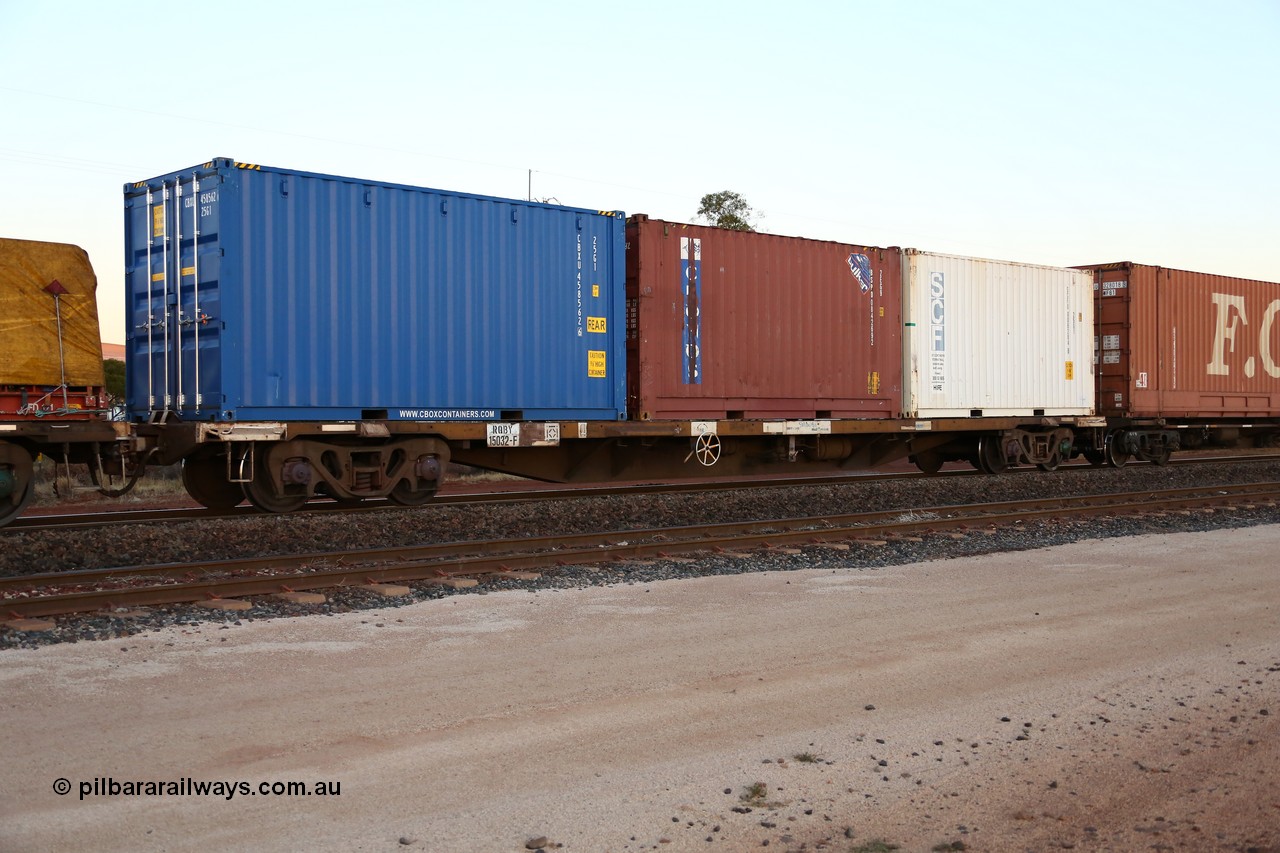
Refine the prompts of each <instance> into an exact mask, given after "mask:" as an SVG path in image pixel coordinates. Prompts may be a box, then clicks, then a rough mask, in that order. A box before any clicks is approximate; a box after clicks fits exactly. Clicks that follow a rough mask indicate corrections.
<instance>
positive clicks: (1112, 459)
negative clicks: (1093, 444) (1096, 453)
mask: <svg viewBox="0 0 1280 853" xmlns="http://www.w3.org/2000/svg"><path fill="white" fill-rule="evenodd" d="M1117 438H1119V435H1118V434H1114V433H1113V434H1112V435H1109V436H1107V446H1106V448H1105V449H1104V450H1103V455H1104V456H1106V460H1107V465H1109V466H1110V467H1112V468H1123V467H1124V463H1126V462H1128V461H1129V454H1128V453H1125V452H1124V451H1123V450H1116V439H1117Z"/></svg>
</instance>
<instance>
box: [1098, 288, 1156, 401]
mask: <svg viewBox="0 0 1280 853" xmlns="http://www.w3.org/2000/svg"><path fill="white" fill-rule="evenodd" d="M1129 279H1130V275H1129V270H1127V269H1103V270H1099V271H1097V272H1095V273H1094V285H1093V286H1094V289H1095V294H1096V295H1097V304H1096V311H1097V317H1098V319H1097V323H1096V325H1095V329H1096V331H1097V338H1096V339H1095V340H1094V347H1093V349H1094V360H1095V364H1096V369H1097V378H1098V414H1100V415H1109V416H1115V417H1123V416H1126V415H1127V414H1128V413H1129V411H1130V409H1131V407H1132V401H1131V400H1130V399H1129V366H1130V357H1131V353H1130V341H1129V327H1130V317H1131V313H1130V312H1131V302H1132V299H1133V296H1132V288H1130V286H1129V284H1130V282H1129ZM1138 382H1139V387H1145V383H1146V377H1145V376H1144V377H1140V378H1138Z"/></svg>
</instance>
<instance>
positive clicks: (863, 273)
mask: <svg viewBox="0 0 1280 853" xmlns="http://www.w3.org/2000/svg"><path fill="white" fill-rule="evenodd" d="M849 270H850V271H851V272H852V273H853V277H854V278H855V279H857V281H858V288H859V289H860V290H861V291H862V292H863V293H866V292H867V291H869V290H870V289H871V258H869V257H867V256H866V255H863V254H859V253H856V252H855V253H854V254H852V255H850V256H849Z"/></svg>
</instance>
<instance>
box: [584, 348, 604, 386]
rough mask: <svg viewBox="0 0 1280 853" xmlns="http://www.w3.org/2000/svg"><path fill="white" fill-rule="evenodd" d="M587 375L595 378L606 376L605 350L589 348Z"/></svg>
mask: <svg viewBox="0 0 1280 853" xmlns="http://www.w3.org/2000/svg"><path fill="white" fill-rule="evenodd" d="M587 376H590V377H591V378H593V379H604V378H605V365H604V350H602V349H589V350H587Z"/></svg>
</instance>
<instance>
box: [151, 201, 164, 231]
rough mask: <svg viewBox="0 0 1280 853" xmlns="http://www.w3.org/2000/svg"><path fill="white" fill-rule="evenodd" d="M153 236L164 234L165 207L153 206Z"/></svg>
mask: <svg viewBox="0 0 1280 853" xmlns="http://www.w3.org/2000/svg"><path fill="white" fill-rule="evenodd" d="M151 236H152V237H163V236H164V208H163V207H153V208H151Z"/></svg>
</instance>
